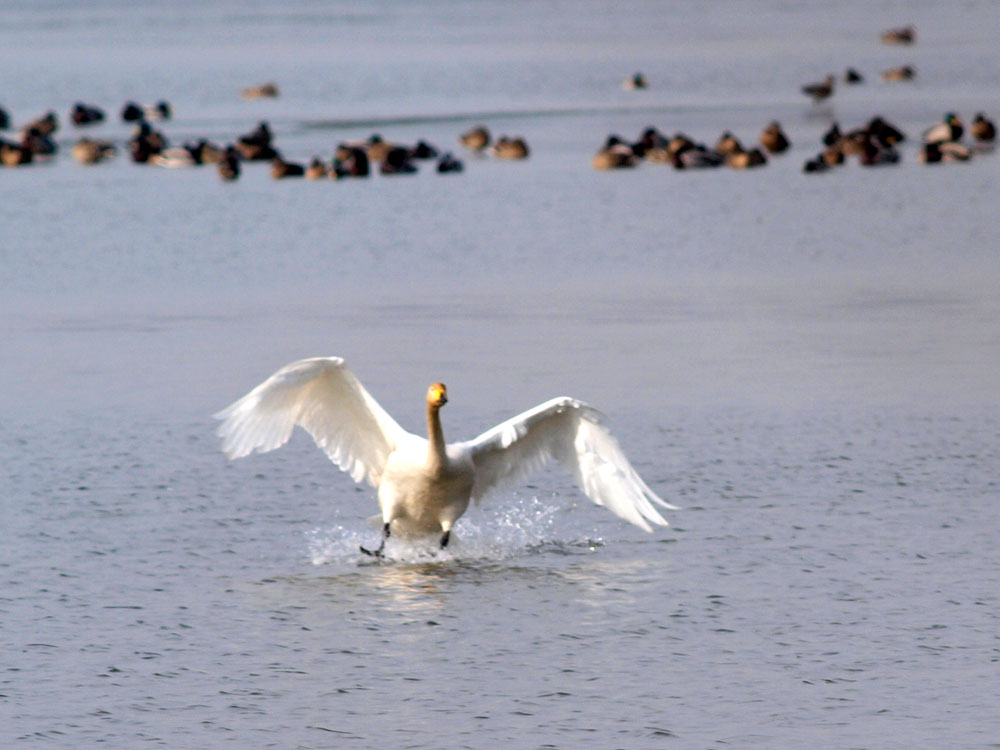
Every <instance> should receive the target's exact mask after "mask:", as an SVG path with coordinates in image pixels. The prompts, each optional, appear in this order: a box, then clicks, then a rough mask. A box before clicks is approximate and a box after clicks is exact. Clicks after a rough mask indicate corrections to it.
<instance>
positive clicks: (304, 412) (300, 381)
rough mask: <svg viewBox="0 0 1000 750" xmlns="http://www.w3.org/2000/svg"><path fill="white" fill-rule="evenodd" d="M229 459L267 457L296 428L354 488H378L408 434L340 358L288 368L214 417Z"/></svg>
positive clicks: (293, 363) (308, 361)
mask: <svg viewBox="0 0 1000 750" xmlns="http://www.w3.org/2000/svg"><path fill="white" fill-rule="evenodd" d="M215 417H216V419H221V420H222V424H221V425H220V426H219V429H218V435H219V437H221V438H222V450H223V451H224V452H225V454H226V455H227V456H229V457H230V458H240V457H241V456H246V455H248V454H250V453H253V452H254V451H258V452H260V453H266V452H267V451H271V450H274V449H275V448H279V447H281V446H282V445H284V444H285V443H286V442H288V438H289V437H291V434H292V429H293V428H294V427H295V425H299V426H300V427H302V428H303V429H304V430H305V431H306V432H308V433H309V434H310V435H312V438H313V440H315V441H316V445H318V446H319V447H320V448H321V449H322V450H323V451H324V452H325V453H326V455H328V456H329V457H330V460H331V461H333V462H334V463H335V464H337V466H339V467H340V468H341V469H343V470H344V471H346V472H347V473H348V474H350V475H351V478H352V479H353V480H354V481H355V482H360V481H361V480H362V479H366V480H368V482H369V483H370V484H371V485H372V486H373V487H378V485H379V481H380V480H381V478H382V471H383V469H384V468H385V464H386V460H387V459H388V457H389V454H390V453H392V452H393V450H395V448H396V445H397V444H398V443H399V441H400V440H401V439H402V436H404V435H406V434H408V433H406V431H405V430H403V428H402V427H400V426H399V424H397V423H396V421H395V420H394V419H393V418H392V417H390V416H389V414H388V413H387V412H386V411H385V410H384V409H383V408H382V407H381V406H379V404H378V402H377V401H376V400H375V399H374V398H372V397H371V395H370V394H369V393H368V391H366V390H365V388H364V386H362V385H361V383H360V381H359V380H358V379H357V378H356V377H355V376H354V374H353V373H352V372H351V371H350V370H348V369H347V366H346V365H345V364H344V360H342V359H340V358H339V357H317V358H313V359H302V360H299V361H297V362H292V363H291V364H289V365H285V366H284V367H282V368H281V369H280V370H278V371H277V372H276V373H274V375H272V376H271V377H269V378H268V379H267V380H265V381H264V382H263V383H261V384H260V385H258V386H257V387H256V388H254V389H253V390H252V391H250V393H248V394H247V395H245V396H244V397H243V398H241V399H240V400H239V401H237V402H235V403H234V404H232V405H231V406H228V407H226V408H225V409H223V410H222V411H220V412H219V413H218V414H216V415H215Z"/></svg>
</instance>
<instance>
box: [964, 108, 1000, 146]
mask: <svg viewBox="0 0 1000 750" xmlns="http://www.w3.org/2000/svg"><path fill="white" fill-rule="evenodd" d="M969 132H970V133H972V137H973V138H975V139H976V140H977V141H983V142H989V141H992V140H994V139H995V138H996V137H997V126H996V125H995V124H994V123H993V121H991V120H988V119H986V115H984V114H983V113H982V112H979V113H977V114H976V116H975V118H974V119H973V120H972V124H971V125H969Z"/></svg>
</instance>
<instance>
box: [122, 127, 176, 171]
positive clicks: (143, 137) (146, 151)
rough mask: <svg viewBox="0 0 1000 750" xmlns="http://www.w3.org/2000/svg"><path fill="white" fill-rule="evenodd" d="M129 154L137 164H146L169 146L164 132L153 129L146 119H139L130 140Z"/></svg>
mask: <svg viewBox="0 0 1000 750" xmlns="http://www.w3.org/2000/svg"><path fill="white" fill-rule="evenodd" d="M128 145H129V155H130V156H131V157H132V161H134V162H135V163H136V164H145V163H147V162H149V160H150V158H151V157H153V156H155V155H157V154H159V153H161V152H163V151H164V150H166V149H167V148H168V147H169V144H168V143H167V139H166V137H165V136H164V135H163V133H161V132H159V131H157V130H153V127H152V126H151V125H150V124H149V123H148V122H146V121H145V120H139V124H138V125H137V126H136V129H135V133H134V135H133V136H132V138H131V139H130V140H129V144H128Z"/></svg>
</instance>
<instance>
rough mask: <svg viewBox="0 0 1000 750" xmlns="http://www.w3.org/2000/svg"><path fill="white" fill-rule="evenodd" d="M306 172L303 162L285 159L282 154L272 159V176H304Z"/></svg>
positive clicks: (280, 178)
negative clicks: (298, 162)
mask: <svg viewBox="0 0 1000 750" xmlns="http://www.w3.org/2000/svg"><path fill="white" fill-rule="evenodd" d="M305 173H306V170H305V167H303V166H302V165H301V164H296V163H294V162H290V161H285V160H284V159H282V158H281V156H275V157H274V158H273V159H271V177H273V178H274V179H276V180H283V179H285V178H286V177H302V176H303V175H304V174H305Z"/></svg>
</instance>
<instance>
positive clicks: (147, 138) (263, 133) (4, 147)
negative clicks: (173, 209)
mask: <svg viewBox="0 0 1000 750" xmlns="http://www.w3.org/2000/svg"><path fill="white" fill-rule="evenodd" d="M277 93H278V89H277V86H276V85H275V84H265V85H263V86H259V87H252V88H249V89H245V90H244V91H243V94H242V95H243V97H244V98H250V99H252V98H261V97H274V96H277ZM172 112H173V110H172V107H171V106H170V104H169V103H167V102H165V101H161V102H158V103H156V104H154V105H151V106H146V107H143V106H140V105H139V104H136V103H135V102H126V103H125V105H124V106H123V107H122V109H121V113H120V116H121V119H122V121H124V122H129V123H133V124H134V130H133V133H132V135H131V137H130V138H129V139H128V142H127V144H126V145H127V151H128V154H129V157H130V158H131V160H132V161H133V162H135V163H137V164H152V165H156V166H161V167H193V166H199V165H205V164H213V165H216V167H217V169H218V172H219V175H220V177H221V178H222V179H223V180H227V181H230V180H235V179H237V178H238V177H239V176H240V173H241V171H242V167H241V165H242V164H243V163H244V162H268V163H269V164H270V166H271V170H270V171H271V176H272V177H274V178H275V179H282V178H286V177H305V178H308V179H320V178H327V179H329V178H333V179H342V178H345V177H367V176H369V175H370V174H372V173H373V172H374V171H376V170H377V171H378V173H380V174H382V175H397V174H413V173H415V172H416V171H417V163H418V162H420V161H426V160H434V161H435V163H436V171H437V172H438V173H440V174H448V173H456V172H461V171H462V170H463V169H464V164H463V162H462V161H461V160H460V159H458V158H456V157H455V156H454V155H453V154H452V153H451V152H443V153H442V152H441V151H439V149H437V148H436V147H435V146H433V145H431V144H430V143H428V142H427V141H424V140H420V141H418V142H417V143H416V144H412V145H411V144H399V143H390V142H389V141H386V140H385V139H383V138H382V137H381V136H380V135H378V134H377V133H376V134H372V135H371V136H370V137H369V138H367V139H365V140H362V141H349V142H343V143H340V144H339V145H338V146H337V148H336V149H335V151H334V154H333V156H332V158H331V159H330V161H324V160H323V159H321V158H320V157H318V156H317V157H313V159H312V160H311V161H310V162H309V163H308V164H300V163H296V162H292V161H288V160H286V159H285V158H284V157H282V155H281V153H280V152H279V151H278V149H277V148H276V147H275V144H274V133H273V132H272V130H271V128H270V126H269V125H268V123H267V122H260V123H259V124H258V125H257V127H256V128H254V129H253V130H251V131H250V132H247V133H244V134H242V135H239V136H237V137H236V138H235V139H234V140H233V142H232V143H229V144H227V145H226V146H224V147H222V146H219V145H216V144H214V143H211V142H210V141H208V140H206V139H199V140H197V141H193V142H187V143H184V144H183V145H181V146H174V147H171V145H170V143H169V140H168V139H167V137H166V135H164V133H163V131H162V130H160V129H159V128H158V127H157V125H156V123H158V122H159V121H163V120H169V119H171V117H172ZM68 119H69V120H70V122H72V124H73V125H74V126H75V127H77V128H86V127H90V126H93V125H97V124H99V123H102V122H105V121H106V119H107V115H106V113H105V112H104V110H102V109H101V108H99V107H96V106H93V105H90V104H84V103H82V102H77V103H76V104H74V105H73V107H72V108H71V109H70V112H69V118H68ZM10 127H11V118H10V115H9V114H8V113H7V112H6V111H5V110H3V109H2V108H0V130H8V129H10ZM58 129H59V117H58V115H57V114H56V113H55V112H54V111H50V112H47V113H46V114H45V115H43V116H42V117H39V118H37V119H36V120H33V121H31V122H29V123H28V124H27V125H24V126H23V127H21V128H20V129H19V130H18V134H17V137H16V140H8V139H5V138H0V165H2V166H8V167H15V166H22V165H26V164H35V163H42V162H47V161H51V160H52V159H54V158H55V156H56V154H57V152H58V150H59V147H58V145H57V144H56V141H55V140H54V138H53V135H54V134H55V132H56V131H57V130H58ZM459 141H460V143H461V144H462V145H463V146H465V147H466V148H467V149H469V151H471V152H475V153H478V154H483V155H489V156H492V157H495V158H497V159H505V160H517V159H526V158H527V157H528V155H529V153H530V150H529V148H528V144H527V143H526V142H525V140H524V139H523V138H521V137H515V138H509V137H507V136H500V137H499V138H496V139H495V140H494V139H493V137H492V135H491V134H490V132H489V130H488V129H487V128H486V127H485V126H483V125H480V126H477V127H475V128H473V129H471V130H469V131H468V132H466V133H463V134H461V135H460V136H459ZM117 153H118V148H117V147H116V146H115V144H114V143H112V142H111V141H107V140H99V139H94V138H90V137H86V136H84V137H80V138H79V139H78V140H77V141H76V142H75V143H74V144H73V146H72V147H71V148H70V154H71V155H72V157H73V158H74V159H75V160H76V161H77V162H79V163H80V164H98V163H100V162H104V161H107V160H108V159H111V158H113V157H114V156H115V155H116V154H117Z"/></svg>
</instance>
